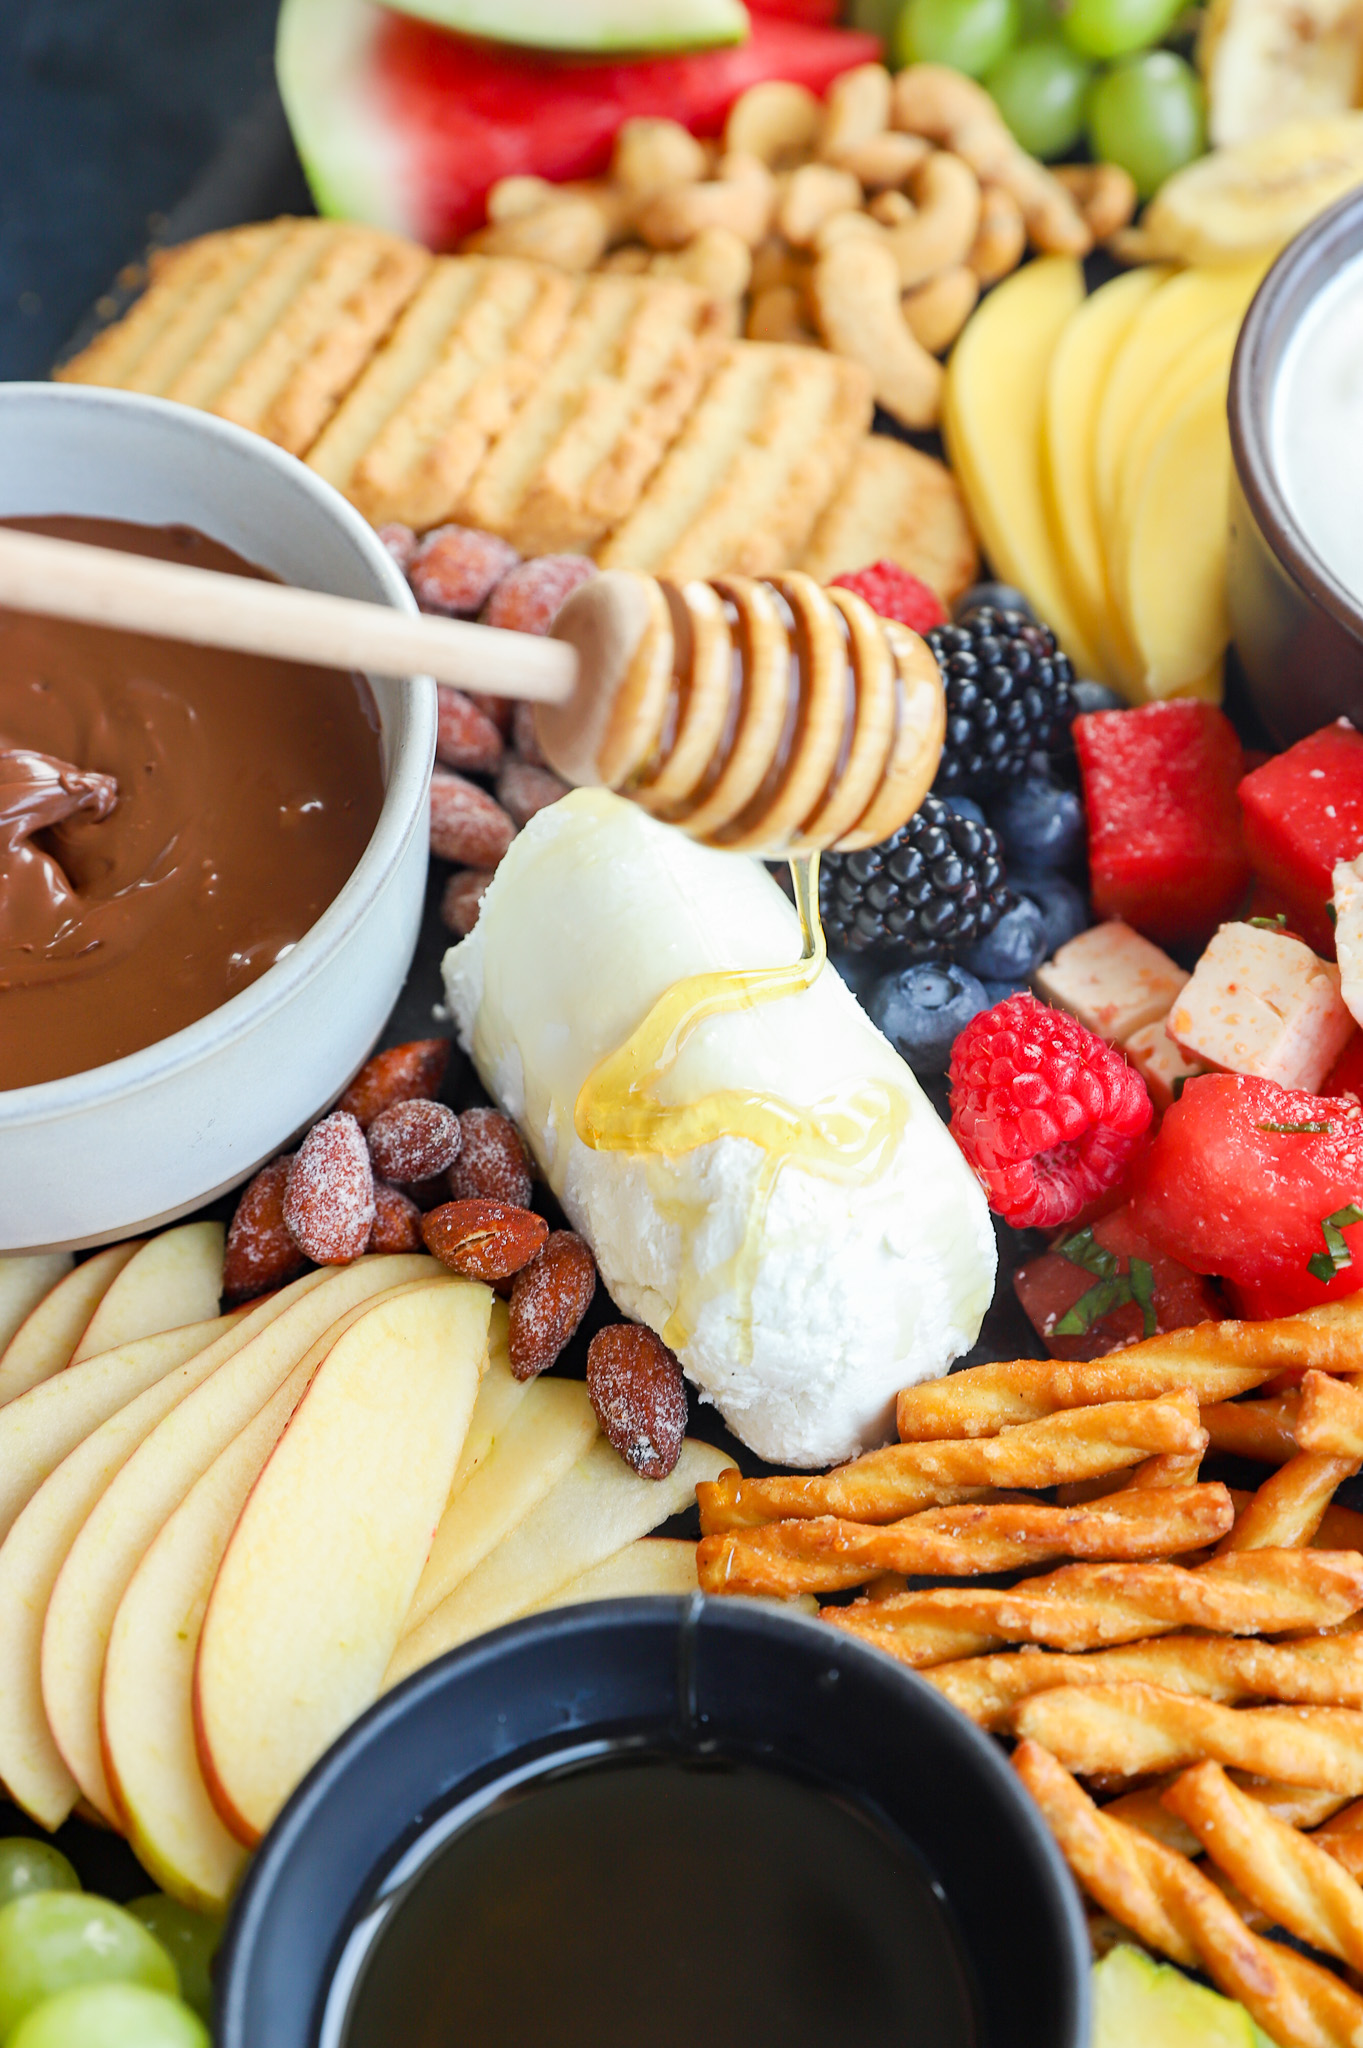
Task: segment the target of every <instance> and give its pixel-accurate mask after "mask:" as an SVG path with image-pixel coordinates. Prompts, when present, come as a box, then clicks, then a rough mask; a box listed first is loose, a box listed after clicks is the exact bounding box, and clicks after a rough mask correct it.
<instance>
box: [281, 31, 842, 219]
mask: <svg viewBox="0 0 1363 2048" xmlns="http://www.w3.org/2000/svg"><path fill="white" fill-rule="evenodd" d="M879 54H880V44H879V42H878V41H877V39H876V38H875V37H874V36H868V35H860V34H856V33H854V32H852V31H851V30H847V29H836V28H823V27H819V26H817V25H811V24H809V23H807V22H803V21H788V20H784V19H782V18H780V17H778V16H775V15H763V14H758V13H754V15H753V17H752V32H751V34H750V36H749V38H748V40H747V42H745V43H740V44H737V45H734V46H733V47H731V48H726V49H717V50H704V51H700V52H697V53H695V54H692V55H684V56H670V57H651V58H647V59H643V60H641V61H637V62H625V61H621V60H618V59H617V60H614V61H607V62H604V63H595V62H584V61H580V60H572V59H568V60H565V59H561V58H554V57H551V56H546V55H545V54H543V53H542V52H530V51H526V50H512V49H508V48H493V47H492V46H490V45H488V44H486V43H474V42H467V41H465V40H464V39H463V38H462V37H460V36H454V35H450V34H449V33H448V32H447V31H445V30H443V29H438V28H433V27H431V25H430V24H429V23H427V22H422V21H413V20H410V19H409V18H408V17H406V16H405V15H401V14H396V13H393V12H390V11H389V9H387V8H385V7H379V6H374V5H372V4H371V0H284V5H283V7H282V8H281V10H280V16H279V35H278V41H277V44H276V51H275V57H276V67H277V70H278V75H279V90H280V93H281V94H282V96H283V100H284V105H285V108H286V110H287V112H288V116H289V123H290V126H291V128H292V130H293V137H294V141H295V143H296V144H297V147H298V153H299V156H300V157H301V158H302V161H303V167H304V170H305V171H306V172H307V176H308V183H309V185H310V186H311V188H312V193H313V197H314V199H315V200H316V202H317V206H318V209H319V211H320V212H322V213H325V214H331V215H334V216H336V217H338V218H341V219H347V220H358V221H366V222H368V223H370V224H371V225H373V226H375V227H383V228H390V229H393V230H394V231H395V232H397V233H399V234H406V235H411V236H413V237H415V239H416V240H418V241H422V242H425V243H426V244H427V245H428V246H429V247H430V248H433V249H445V248H449V247H450V245H451V244H452V243H454V242H455V241H457V240H458V239H459V237H460V236H461V235H465V234H467V233H468V232H469V231H470V229H472V228H475V227H478V226H479V225H481V223H482V220H483V218H484V202H485V200H486V197H487V192H488V188H489V187H490V186H491V185H493V184H495V183H496V181H497V180H498V179H499V178H504V177H507V176H509V175H511V174H512V173H514V172H518V171H528V172H534V173H536V174H538V175H539V176H540V177H544V178H553V179H561V178H582V177H591V176H594V175H595V174H597V173H598V172H600V171H603V170H604V169H605V168H606V165H607V164H608V162H609V161H610V153H611V146H612V143H613V142H614V140H615V135H616V131H617V130H618V128H619V127H620V124H621V122H622V121H625V120H628V119H629V118H630V117H631V116H633V115H639V114H652V115H667V116H670V117H671V118H672V119H673V120H676V121H681V122H683V123H684V125H685V126H686V127H688V128H690V129H692V130H693V131H694V132H695V133H696V134H698V135H715V134H718V132H719V130H720V129H721V127H722V126H723V123H724V116H725V114H726V113H727V112H728V110H729V108H730V107H731V106H732V104H733V102H734V101H735V100H736V99H737V98H738V95H739V94H740V93H742V92H746V90H747V88H748V87H749V86H750V85H756V84H757V83H759V81H761V80H762V79H767V78H791V79H795V80H796V81H798V82H799V83H800V84H802V85H807V86H809V87H810V88H811V89H812V90H813V91H815V92H822V91H824V89H825V88H826V87H827V86H828V84H829V83H830V81H831V80H832V79H834V78H836V77H837V76H838V74H839V72H842V71H846V70H848V69H850V67H851V66H852V65H854V64H864V63H867V62H869V61H870V60H871V59H873V58H875V57H877V56H878V55H879Z"/></svg>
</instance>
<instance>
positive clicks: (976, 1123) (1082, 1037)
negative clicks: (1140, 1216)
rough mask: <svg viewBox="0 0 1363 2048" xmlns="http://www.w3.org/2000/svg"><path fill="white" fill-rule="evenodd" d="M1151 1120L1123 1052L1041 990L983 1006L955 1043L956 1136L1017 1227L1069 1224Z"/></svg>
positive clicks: (1114, 1179) (993, 1202)
mask: <svg viewBox="0 0 1363 2048" xmlns="http://www.w3.org/2000/svg"><path fill="white" fill-rule="evenodd" d="M1150 1117H1151V1107H1150V1097H1149V1096H1148V1095H1147V1094H1146V1092H1145V1083H1144V1082H1143V1081H1142V1080H1141V1078H1140V1076H1139V1074H1137V1072H1136V1071H1135V1069H1134V1068H1133V1067H1129V1066H1128V1065H1127V1063H1126V1061H1125V1060H1124V1059H1123V1058H1122V1056H1121V1054H1120V1053H1118V1052H1114V1051H1113V1049H1112V1047H1111V1046H1110V1045H1106V1044H1105V1043H1104V1042H1103V1040H1102V1039H1101V1038H1096V1037H1095V1036H1094V1034H1093V1033H1092V1032H1091V1031H1086V1030H1085V1028H1084V1026H1083V1025H1082V1024H1080V1023H1078V1022H1077V1021H1076V1020H1075V1019H1074V1018H1073V1017H1068V1016H1066V1015H1065V1013H1064V1011H1063V1010H1051V1009H1048V1008H1047V1006H1046V1005H1045V1003H1039V1002H1038V1001H1037V999H1036V997H1035V996H1030V995H1018V996H1009V997H1008V998H1007V999H1006V1001H1004V1002H1001V1003H996V1004H995V1005H994V1007H993V1009H992V1010H983V1011H981V1013H980V1015H979V1016H978V1017H974V1018H972V1020H971V1021H970V1023H969V1024H967V1025H966V1027H965V1030H964V1031H963V1032H962V1033H961V1035H960V1037H959V1038H958V1039H957V1041H956V1044H955V1046H954V1047H953V1049H952V1055H951V1132H952V1136H953V1137H954V1138H955V1140H956V1143H957V1144H958V1145H959V1146H960V1148H961V1150H962V1152H963V1153H964V1154H965V1156H966V1159H967V1160H968V1161H969V1163H970V1165H971V1166H972V1167H973V1168H974V1170H975V1173H976V1174H977V1176H978V1177H979V1180H980V1181H981V1183H982V1185H983V1187H984V1190H985V1193H986V1194H987V1195H988V1197H989V1206H990V1208H991V1209H993V1210H994V1212H995V1214H996V1215H999V1216H1002V1218H1003V1220H1004V1222H1005V1223H1011V1224H1012V1226H1013V1228H1014V1229H1015V1230H1052V1229H1054V1228H1055V1227H1056V1226H1057V1225H1058V1224H1061V1223H1070V1222H1072V1221H1073V1220H1074V1218H1075V1217H1076V1216H1077V1215H1079V1213H1080V1211H1081V1210H1083V1209H1085V1208H1086V1207H1087V1206H1088V1204H1089V1203H1090V1202H1092V1201H1094V1200H1095V1199H1096V1198H1097V1197H1098V1196H1099V1195H1102V1194H1106V1193H1107V1191H1108V1189H1109V1188H1112V1187H1115V1186H1116V1185H1117V1183H1118V1181H1120V1180H1121V1178H1122V1176H1123V1174H1124V1173H1125V1172H1126V1169H1127V1166H1128V1164H1129V1162H1130V1160H1131V1155H1132V1153H1133V1152H1134V1150H1135V1148H1136V1144H1137V1141H1138V1140H1139V1139H1140V1138H1141V1136H1142V1135H1143V1133H1144V1132H1145V1130H1146V1128H1147V1127H1148V1125H1149V1122H1150Z"/></svg>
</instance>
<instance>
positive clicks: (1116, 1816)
mask: <svg viewBox="0 0 1363 2048" xmlns="http://www.w3.org/2000/svg"><path fill="white" fill-rule="evenodd" d="M1239 1777H1240V1778H1244V1777H1245V1773H1244V1772H1243V1771H1242V1772H1240V1773H1239ZM1177 1782H1178V1780H1177V1778H1176V1777H1172V1778H1163V1779H1161V1780H1159V1781H1158V1782H1157V1783H1156V1784H1154V1785H1146V1786H1143V1787H1142V1788H1141V1790H1140V1791H1139V1792H1124V1793H1123V1794H1122V1796H1121V1798H1120V1799H1112V1800H1109V1801H1108V1803H1107V1805H1106V1806H1105V1807H1104V1808H1103V1812H1104V1813H1105V1814H1106V1815H1107V1817H1108V1819H1109V1820H1122V1821H1125V1822H1126V1823H1127V1825H1128V1826H1129V1827H1133V1828H1139V1829H1140V1831H1141V1833H1142V1834H1144V1835H1149V1836H1150V1837H1151V1839H1152V1840H1154V1841H1156V1842H1163V1844H1164V1846H1165V1848H1166V1849H1175V1850H1177V1852H1178V1854H1179V1855H1180V1856H1200V1855H1201V1854H1202V1844H1201V1842H1199V1840H1198V1838H1197V1836H1196V1835H1195V1834H1194V1833H1193V1831H1192V1829H1191V1828H1190V1827H1189V1826H1188V1823H1187V1822H1186V1821H1184V1820H1180V1819H1179V1817H1178V1815H1177V1814H1176V1813H1171V1812H1170V1810H1169V1808H1168V1807H1167V1806H1166V1805H1165V1804H1164V1796H1163V1795H1164V1794H1165V1792H1167V1791H1168V1789H1169V1786H1170V1785H1171V1784H1176V1783H1177ZM1232 1782H1235V1780H1232ZM1238 1789H1239V1790H1240V1792H1241V1793H1242V1794H1243V1796H1244V1797H1245V1798H1246V1799H1248V1800H1251V1801H1252V1802H1253V1803H1254V1804H1255V1805H1258V1806H1262V1807H1263V1808H1264V1810H1265V1811H1266V1812H1267V1813H1271V1814H1274V1815H1276V1816H1277V1818H1278V1819H1279V1820H1280V1821H1282V1822H1283V1823H1284V1824H1285V1825H1286V1826H1287V1827H1289V1828H1293V1829H1295V1828H1311V1827H1316V1826H1317V1825H1318V1824H1319V1823H1320V1822H1321V1821H1323V1820H1328V1819H1329V1818H1330V1816H1331V1815H1332V1814H1334V1813H1337V1812H1338V1811H1339V1808H1340V1806H1341V1805H1342V1804H1343V1803H1344V1799H1345V1796H1346V1795H1345V1794H1343V1793H1341V1792H1319V1791H1316V1790H1314V1789H1313V1788H1312V1787H1310V1786H1302V1785H1280V1784H1278V1783H1277V1782H1276V1780H1274V1779H1271V1778H1249V1779H1247V1780H1246V1782H1245V1783H1243V1784H1241V1785H1239V1786H1238Z"/></svg>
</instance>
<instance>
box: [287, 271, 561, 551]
mask: <svg viewBox="0 0 1363 2048" xmlns="http://www.w3.org/2000/svg"><path fill="white" fill-rule="evenodd" d="M577 292H578V285H577V283H576V281H575V280H574V279H572V278H569V277H567V276H565V275H564V274H563V273H562V272H559V271H551V270H548V269H547V268H542V267H540V266H538V265H535V264H529V263H518V262H513V261H509V260H504V259H497V260H494V259H491V258H486V257H467V256H451V257H442V258H439V259H437V261H436V262H435V264H434V265H433V266H432V269H431V272H430V274H429V275H428V277H427V279H426V281H425V283H424V284H423V285H422V287H421V289H420V290H419V291H418V292H417V294H416V295H415V297H414V298H413V299H412V301H411V302H410V304H409V305H408V307H407V309H406V311H405V312H404V314H403V315H402V318H401V319H400V320H399V322H398V324H397V326H396V327H395V328H394V330H393V332H392V334H391V336H390V337H389V339H388V341H387V342H386V344H385V345H384V347H383V348H382V349H381V350H380V351H379V352H378V354H377V355H375V356H374V358H373V359H372V361H371V362H370V364H369V365H368V367H367V368H366V370H365V371H364V373H363V375H362V376H361V377H360V379H359V381H358V382H357V383H356V384H355V385H354V387H353V388H352V390H351V391H350V393H349V395H348V396H347V398H346V399H345V400H344V402H343V403H342V405H341V406H340V408H339V409H338V411H337V412H336V414H335V415H334V417H333V419H332V421H331V423H330V424H329V426H328V427H327V429H326V432H325V433H324V434H323V435H322V436H321V437H320V439H319V440H318V441H317V443H316V445H315V446H314V448H313V449H312V451H311V453H310V454H309V456H308V461H309V463H310V465H311V466H312V467H313V468H314V469H316V470H318V472H319V473H320V474H321V475H323V476H325V477H327V479H328V480H329V481H330V482H332V483H334V484H336V485H337V487H338V488H339V489H341V490H343V491H345V493H346V494H347V496H348V497H349V498H350V499H351V501H352V502H353V503H354V504H355V505H356V506H357V507H358V508H359V510H360V511H361V512H363V513H364V514H365V516H366V518H368V519H371V520H373V521H374V523H375V524H376V525H381V524H382V523H383V522H384V521H385V520H402V521H404V522H405V523H406V524H407V525H409V526H413V527H417V528H426V527H430V526H438V525H440V524H441V523H442V522H443V521H445V520H446V519H448V518H450V517H451V516H452V514H453V512H454V509H455V507H456V506H457V505H458V503H459V500H460V499H461V497H462V496H463V495H464V493H465V492H466V491H467V489H468V486H469V484H470V482H471V481H472V479H473V477H474V475H475V474H476V472H477V470H478V468H479V466H480V465H481V463H482V462H483V459H484V457H485V456H486V454H487V451H488V449H489V447H490V446H491V445H492V444H493V442H494V441H495V440H496V439H497V437H498V436H499V435H500V434H501V433H502V432H503V431H504V430H505V428H506V426H507V425H508V423H509V422H510V420H511V419H512V418H513V417H514V414H515V411H516V408H517V406H518V405H519V404H520V403H521V401H522V400H523V399H524V398H525V397H526V396H527V395H528V394H529V392H530V391H531V390H532V389H533V388H534V385H535V382H536V380H537V379H538V378H539V377H540V376H541V375H542V373H543V368H544V365H545V363H546V361H547V360H548V359H549V357H550V356H551V354H552V353H553V350H554V348H555V347H556V345H557V343H558V342H559V340H560V339H561V337H562V334H563V330H564V328H565V326H566V325H567V322H568V318H569V315H570V313H571V311H572V307H573V304H574V302H575V299H576V296H577Z"/></svg>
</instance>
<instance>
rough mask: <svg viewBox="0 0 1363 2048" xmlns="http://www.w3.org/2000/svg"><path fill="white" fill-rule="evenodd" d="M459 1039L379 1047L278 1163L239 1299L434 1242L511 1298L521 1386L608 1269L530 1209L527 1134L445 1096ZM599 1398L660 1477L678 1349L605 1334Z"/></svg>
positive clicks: (591, 1387) (648, 1471)
mask: <svg viewBox="0 0 1363 2048" xmlns="http://www.w3.org/2000/svg"><path fill="white" fill-rule="evenodd" d="M449 1052H450V1045H449V1040H448V1039H444V1038H425V1039H416V1040H413V1041H412V1042H411V1043H409V1044H407V1045H396V1046H392V1047H390V1048H389V1049H388V1050H387V1051H386V1052H380V1053H376V1054H375V1055H374V1057H373V1059H371V1060H370V1061H369V1062H368V1063H367V1065H365V1066H364V1067H362V1068H361V1070H360V1072H359V1073H358V1074H357V1075H356V1077H355V1079H354V1080H353V1081H352V1082H351V1084H350V1086H349V1088H347V1089H346V1091H345V1093H344V1095H342V1097H341V1099H340V1102H339V1103H338V1104H337V1106H336V1108H335V1109H334V1110H333V1111H332V1112H331V1114H330V1115H329V1116H326V1117H323V1118H322V1120H321V1122H320V1123H317V1124H314V1126H313V1128H312V1129H311V1130H310V1131H309V1132H308V1134H307V1136H306V1137H305V1138H304V1139H303V1142H302V1144H301V1145H300V1146H299V1147H298V1150H297V1151H296V1152H292V1153H285V1154H283V1155H282V1156H281V1157H280V1158H278V1159H272V1160H271V1161H270V1163H269V1164H268V1165H267V1166H263V1167H262V1168H261V1169H260V1171H259V1172H258V1173H257V1174H256V1176H255V1178H254V1179H253V1180H251V1181H250V1182H249V1183H248V1185H247V1187H246V1188H245V1189H244V1191H243V1193H242V1195H241V1199H240V1200H239V1202H238V1204H237V1208H236V1213H235V1215H234V1216H233V1218H232V1221H231V1224H230V1225H229V1227H228V1232H227V1245H226V1252H225V1256H224V1261H223V1293H224V1296H225V1297H226V1299H227V1300H228V1301H229V1302H231V1303H238V1302H243V1301H248V1300H250V1299H251V1298H252V1297H253V1296H255V1295H258V1294H263V1293H265V1292H266V1291H268V1290H271V1289H273V1288H276V1287H282V1286H284V1285H285V1284H286V1283H287V1282H288V1281H290V1280H292V1279H294V1278H296V1277H297V1275H298V1274H299V1273H302V1272H303V1271H305V1270H306V1268H307V1267H308V1266H309V1265H310V1264H317V1265H348V1264H349V1263H350V1262H351V1261H352V1260H353V1259H357V1258H360V1257H361V1256H362V1255H363V1254H364V1253H366V1252H419V1251H421V1250H422V1249H423V1248H424V1249H425V1250H426V1251H428V1252H430V1253H432V1254H433V1256H434V1257H435V1258H437V1259H439V1260H440V1262H441V1264H442V1265H444V1266H448V1267H449V1269H450V1271H451V1272H452V1273H458V1274H461V1275H463V1276H464V1277H465V1278H467V1279H471V1280H482V1281H485V1282H486V1283H488V1284H489V1285H491V1286H493V1287H496V1288H497V1289H498V1290H499V1292H502V1293H505V1294H509V1296H510V1310H509V1315H510V1328H509V1340H508V1341H509V1350H510V1359H511V1370H512V1372H513V1373H514V1374H515V1376H516V1378H517V1379H520V1380H530V1379H534V1378H536V1377H537V1376H538V1374H540V1373H542V1372H546V1371H547V1370H548V1368H549V1367H550V1366H551V1365H553V1364H555V1363H556V1361H557V1360H558V1358H559V1356H560V1354H561V1353H562V1351H563V1349H564V1347H565V1345H566V1344H567V1343H568V1342H569V1340H570V1339H571V1338H572V1337H573V1335H574V1334H575V1332H576V1331H577V1328H578V1326H579V1324H580V1323H581V1321H582V1318H583V1317H584V1316H585V1315H586V1313H587V1310H588V1309H589V1308H590V1307H591V1304H592V1299H593V1297H594V1295H595V1293H596V1262H595V1260H594V1259H593V1257H592V1254H591V1249H590V1247H589V1246H588V1245H587V1243H586V1242H585V1240H584V1239H583V1238H580V1237H579V1236H578V1235H577V1233H576V1232H575V1231H572V1230H550V1228H549V1225H548V1224H547V1223H546V1222H545V1220H544V1218H543V1217H542V1216H539V1215H537V1214H536V1213H535V1211H534V1210H533V1209H532V1208H531V1207H530V1199H531V1194H532V1191H533V1181H532V1176H531V1170H530V1160H529V1157H528V1155H527V1153H526V1150H525V1146H524V1145H523V1144H522V1142H521V1137H520V1133H519V1132H518V1131H517V1129H516V1126H515V1125H514V1124H513V1123H512V1122H511V1120H510V1118H509V1117H505V1116H502V1115H501V1113H500V1112H499V1111H498V1110H495V1109H465V1110H462V1111H458V1112H456V1111H455V1110H453V1109H450V1108H449V1107H448V1106H447V1105H446V1104H445V1103H443V1102H438V1101H437V1100H436V1099H435V1091H436V1090H437V1089H438V1088H439V1086H440V1084H441V1082H442V1080H443V1079H444V1075H445V1068H446V1065H447V1063H448V1060H449ZM587 1391H588V1394H589V1396H590V1398H591V1402H592V1406H593V1408H594V1409H595V1411H596V1415H597V1420H598V1422H599V1423H600V1425H601V1429H602V1432H603V1434H604V1435H605V1436H606V1437H607V1439H608V1440H609V1442H610V1443H611V1444H612V1445H613V1446H614V1448H615V1449H616V1450H617V1451H618V1452H619V1453H620V1456H621V1457H622V1458H624V1459H625V1460H626V1461H627V1463H628V1464H629V1465H630V1466H631V1467H632V1469H633V1470H634V1471H636V1472H638V1473H639V1474H640V1475H641V1476H642V1477H643V1478H645V1479H665V1478H666V1477H667V1474H668V1473H669V1472H670V1471H671V1470H672V1468H673V1466H674V1465H675V1464H676V1462H677V1459H678V1458H679V1457H680V1456H681V1447H682V1440H683V1438H684V1437H685V1434H686V1387H685V1382H684V1381H683V1379H682V1376H681V1369H680V1367H679V1366H678V1364H677V1361H676V1359H675V1358H674V1357H673V1355H672V1353H671V1352H670V1351H669V1350H668V1349H667V1347H666V1345H665V1344H663V1343H662V1342H661V1341H660V1340H659V1339H658V1338H657V1337H655V1336H654V1334H653V1332H652V1331H651V1330H648V1329H645V1328H644V1327H643V1326H642V1325H641V1324H636V1323H620V1324H614V1325H612V1326H610V1327H608V1328H606V1329H604V1330H598V1331H597V1333H596V1335H595V1336H594V1337H593V1338H592V1341H591V1344H590V1346H589V1347H588V1352H587Z"/></svg>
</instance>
